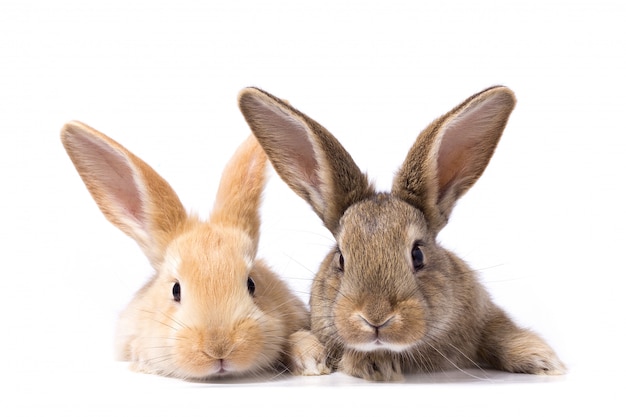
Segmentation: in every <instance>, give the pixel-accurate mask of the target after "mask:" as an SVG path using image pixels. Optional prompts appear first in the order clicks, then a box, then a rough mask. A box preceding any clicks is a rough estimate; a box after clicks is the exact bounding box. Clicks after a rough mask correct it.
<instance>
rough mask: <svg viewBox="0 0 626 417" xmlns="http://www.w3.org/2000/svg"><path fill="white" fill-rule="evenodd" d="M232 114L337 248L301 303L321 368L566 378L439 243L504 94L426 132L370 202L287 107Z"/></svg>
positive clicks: (318, 131)
mask: <svg viewBox="0 0 626 417" xmlns="http://www.w3.org/2000/svg"><path fill="white" fill-rule="evenodd" d="M239 105H240V108H241V111H242V113H243V115H244V117H245V118H246V121H247V122H248V124H249V125H250V127H251V129H252V131H253V133H254V134H255V135H256V137H257V138H258V140H259V142H260V143H261V145H262V146H263V148H264V149H265V151H266V153H267V155H268V157H269V159H270V161H271V162H272V164H273V166H274V168H275V169H276V171H277V172H278V174H279V175H280V176H281V177H282V178H283V180H285V182H286V183H287V184H288V185H289V186H290V187H291V188H292V189H293V190H294V191H295V192H296V193H297V194H298V195H300V197H302V198H304V199H305V200H306V201H308V202H309V204H310V205H311V206H312V208H313V209H314V211H315V212H316V213H317V214H318V216H319V217H320V218H321V219H322V221H323V222H324V224H325V226H326V227H327V228H328V229H329V230H330V231H331V233H332V234H333V235H334V237H335V239H336V241H337V247H336V249H335V250H334V251H332V252H331V253H329V254H328V256H327V257H326V258H325V259H324V260H323V262H322V265H321V266H320V269H319V272H318V273H317V275H316V277H315V279H314V282H313V286H312V289H311V299H310V304H311V328H312V332H313V333H314V334H315V335H316V336H317V337H318V338H319V340H320V341H321V342H322V343H323V344H324V346H325V348H326V351H327V357H328V364H329V366H331V367H333V368H335V369H338V370H340V371H343V372H346V373H348V374H350V375H354V376H357V377H362V378H366V379H370V380H383V381H384V380H398V379H401V378H402V374H403V373H405V372H419V371H436V370H443V369H449V368H465V367H474V366H481V367H483V366H484V367H493V368H496V369H501V370H505V371H510V372H526V373H535V374H542V373H545V374H559V373H563V372H565V367H564V365H563V364H562V363H561V361H560V360H559V358H558V357H557V356H556V354H555V353H554V351H553V350H552V349H551V348H550V347H549V346H548V345H547V344H546V343H545V342H544V341H543V340H542V339H541V338H540V337H539V336H537V335H536V334H535V333H532V332H531V331H529V330H525V329H521V328H519V327H518V326H517V325H516V324H515V323H513V322H512V321H511V320H510V319H509V318H508V316H507V315H506V314H505V313H504V312H503V311H502V310H501V309H500V308H499V307H498V306H496V305H495V304H494V303H493V302H492V301H491V299H490V297H489V295H488V294H487V292H486V291H485V289H484V288H483V287H482V286H481V285H480V283H479V282H478V280H477V279H476V276H475V274H474V272H473V271H472V270H471V269H470V268H469V267H468V265H467V264H466V263H465V262H463V261H462V260H461V259H459V258H458V257H457V256H455V255H454V254H453V253H451V252H449V251H447V250H445V249H444V248H442V247H441V246H440V245H439V244H438V242H437V239H436V238H437V234H438V233H439V231H440V230H441V229H442V228H443V227H444V226H445V224H446V223H447V221H448V217H449V216H450V213H451V211H452V209H453V207H454V204H455V203H456V201H457V200H458V199H459V198H460V197H461V196H462V195H463V194H464V193H465V192H466V191H467V190H468V189H469V188H470V187H471V186H472V185H473V184H474V183H475V182H476V180H478V178H479V177H480V176H481V175H482V173H483V171H484V169H485V167H486V166H487V164H488V162H489V160H490V158H491V156H492V155H493V153H494V151H495V148H496V146H497V144H498V141H499V139H500V137H501V135H502V131H503V130H504V127H505V126H506V123H507V120H508V117H509V115H510V113H511V111H512V110H513V107H514V105H515V97H514V95H513V93H512V92H511V91H510V90H508V89H507V88H505V87H493V88H490V89H487V90H485V91H482V92H480V93H478V94H476V95H474V96H472V97H470V98H468V99H467V100H465V101H464V102H463V103H461V104H460V105H458V106H457V107H455V108H454V109H452V110H451V111H450V112H448V113H446V114H445V115H443V116H442V117H440V118H438V119H437V120H435V121H434V122H433V123H431V124H430V125H429V126H428V127H427V128H426V129H425V130H424V131H423V132H422V133H421V134H420V135H419V137H418V138H417V140H416V142H415V144H414V145H413V146H412V148H411V149H410V151H409V153H408V155H407V157H406V159H405V161H404V163H403V164H402V166H401V168H400V170H399V171H398V173H397V175H396V176H395V178H394V183H393V186H392V191H391V192H390V193H376V192H374V191H373V187H372V186H371V185H370V184H369V182H368V180H367V177H366V176H365V175H364V174H362V173H361V171H360V170H359V168H358V167H357V166H356V165H355V163H354V161H353V160H352V158H351V157H350V155H349V154H348V153H347V152H346V151H345V150H344V149H343V147H342V146H341V145H340V144H339V142H338V141H337V139H335V138H334V137H333V136H332V135H331V134H330V133H329V132H328V131H327V130H325V129H324V128H323V127H321V126H320V125H319V124H318V123H317V122H315V121H313V120H312V119H310V118H309V117H307V116H306V115H304V114H303V113H301V112H299V111H298V110H296V109H294V108H293V107H292V106H291V105H289V104H288V103H286V102H284V101H281V100H280V99H278V98H276V97H274V96H272V95H271V94H268V93H266V92H264V91H262V90H259V89H255V88H247V89H244V90H243V91H242V92H241V93H240V96H239ZM415 248H419V251H418V252H416V253H418V254H422V255H423V260H424V261H423V264H420V263H419V262H418V261H414V257H416V258H415V259H419V256H417V255H415V256H414V255H412V254H413V251H414V250H415Z"/></svg>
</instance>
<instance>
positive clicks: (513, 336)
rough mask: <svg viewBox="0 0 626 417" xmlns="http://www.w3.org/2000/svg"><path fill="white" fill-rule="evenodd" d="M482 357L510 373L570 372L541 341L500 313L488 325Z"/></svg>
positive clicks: (549, 373)
mask: <svg viewBox="0 0 626 417" xmlns="http://www.w3.org/2000/svg"><path fill="white" fill-rule="evenodd" d="M479 355H480V356H481V358H482V359H483V360H484V361H485V362H487V364H488V365H490V366H492V367H493V368H496V369H501V370H503V371H507V372H517V373H526V374H536V375H561V374H564V373H565V372H566V371H567V368H566V366H565V365H564V364H563V362H561V360H560V359H559V358H558V356H557V355H556V353H555V352H554V350H553V349H552V348H551V347H550V346H549V345H548V344H547V343H546V342H545V341H544V340H543V339H542V338H541V337H539V336H538V335H537V334H536V333H534V332H532V331H530V330H527V329H521V328H519V327H518V326H517V325H516V324H515V323H513V321H512V320H511V319H509V317H507V316H506V314H505V313H504V312H503V311H501V310H499V309H498V310H496V311H495V312H494V314H493V316H492V317H491V319H490V320H489V321H488V322H487V323H486V326H485V328H484V331H483V338H482V342H481V346H480V348H479Z"/></svg>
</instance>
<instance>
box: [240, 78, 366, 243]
mask: <svg viewBox="0 0 626 417" xmlns="http://www.w3.org/2000/svg"><path fill="white" fill-rule="evenodd" d="M239 107H240V109H241V112H242V113H243V115H244V117H245V119H246V121H247V122H248V125H249V126H250V128H251V129H252V132H253V133H254V134H255V136H256V137H257V138H258V140H259V142H260V143H261V146H263V149H265V152H266V153H267V155H268V157H269V159H270V161H271V162H272V164H273V166H274V168H275V169H276V172H278V174H279V175H280V177H281V178H282V179H283V180H284V181H285V182H286V183H287V185H289V187H291V189H292V190H293V191H295V192H296V194H298V195H299V196H300V197H302V198H303V199H305V200H306V201H307V202H308V203H309V204H310V205H311V207H312V208H313V210H314V211H315V213H317V215H318V216H319V217H320V218H321V219H322V221H323V222H324V225H325V226H326V227H327V228H328V229H329V230H330V231H331V232H332V233H335V231H336V230H337V228H338V225H339V219H340V218H341V216H342V215H343V212H344V211H345V210H346V209H347V208H348V207H349V206H350V205H352V204H354V203H356V202H357V201H360V200H362V199H364V198H367V197H368V196H370V195H373V189H372V186H371V185H370V184H369V182H368V179H367V176H366V175H364V174H363V173H362V172H361V171H360V170H359V168H358V167H357V166H356V164H355V163H354V160H353V159H352V157H351V156H350V154H348V152H347V151H346V150H345V149H344V148H343V147H342V146H341V144H340V143H339V142H338V141H337V139H335V138H334V137H333V135H331V134H330V132H328V131H327V130H326V129H325V128H324V127H322V126H321V125H319V124H318V123H317V122H315V121H314V120H312V119H310V118H309V117H307V116H306V115H304V114H302V113H301V112H299V111H298V110H296V109H294V108H293V107H291V106H290V105H289V104H287V103H286V102H284V101H282V100H280V99H278V98H276V97H274V96H272V95H271V94H269V93H266V92H265V91H262V90H259V89H256V88H246V89H244V90H242V91H241V93H240V94H239Z"/></svg>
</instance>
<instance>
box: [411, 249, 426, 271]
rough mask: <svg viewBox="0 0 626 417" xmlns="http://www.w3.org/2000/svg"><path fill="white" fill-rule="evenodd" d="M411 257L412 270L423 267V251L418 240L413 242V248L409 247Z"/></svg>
mask: <svg viewBox="0 0 626 417" xmlns="http://www.w3.org/2000/svg"><path fill="white" fill-rule="evenodd" d="M411 259H412V260H413V270H414V271H419V270H420V269H422V268H423V267H424V252H422V249H421V248H420V245H419V243H418V242H415V244H413V249H411Z"/></svg>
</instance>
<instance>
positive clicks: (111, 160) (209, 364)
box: [61, 121, 328, 380]
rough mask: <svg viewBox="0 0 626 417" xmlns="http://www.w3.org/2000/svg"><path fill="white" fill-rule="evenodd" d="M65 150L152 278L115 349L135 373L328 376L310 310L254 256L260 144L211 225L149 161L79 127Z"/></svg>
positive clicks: (230, 183) (242, 149)
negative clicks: (143, 257)
mask: <svg viewBox="0 0 626 417" xmlns="http://www.w3.org/2000/svg"><path fill="white" fill-rule="evenodd" d="M61 139H62V143H63V145H64V147H65V149H66V151H67V153H68V154H69V156H70V158H71V160H72V162H73V163H74V165H75V167H76V170H77V171H78V173H79V175H80V177H81V178H82V180H83V181H84V183H85V185H86V186H87V189H88V190H89V192H90V193H91V195H92V197H93V198H94V200H95V201H96V203H97V205H98V207H99V208H100V210H101V211H102V213H103V214H104V215H105V216H106V218H107V219H108V220H109V221H110V222H111V223H113V224H114V225H115V226H117V227H118V228H119V229H120V230H122V231H123V232H124V233H126V234H127V235H129V236H130V237H131V238H133V239H134V240H135V241H136V242H137V243H138V244H139V246H140V247H141V249H142V250H143V252H144V254H145V255H146V257H147V258H148V259H149V261H150V263H151V265H152V267H153V268H154V269H155V272H156V273H155V275H154V277H153V278H152V279H151V280H149V282H147V283H146V284H145V286H144V287H143V288H141V289H140V290H139V291H138V292H137V293H136V295H135V296H134V298H133V299H132V300H131V301H130V303H129V304H128V306H127V307H126V308H125V309H124V310H123V311H122V313H121V314H120V317H119V321H118V325H117V330H116V336H115V340H116V341H115V352H116V356H117V359H119V360H123V361H130V363H131V368H132V369H133V370H135V371H139V372H145V373H153V374H160V375H165V376H170V377H176V378H181V379H187V380H207V379H211V378H213V377H223V376H231V375H234V376H241V375H254V374H257V375H258V374H261V373H263V372H265V371H270V370H278V371H281V372H284V371H285V366H288V367H289V369H288V370H290V371H291V372H292V373H294V374H296V375H299V374H302V375H307V374H316V375H318V374H322V373H328V368H327V367H326V365H325V361H324V359H323V356H322V355H323V347H322V345H321V344H320V343H319V341H317V339H316V338H314V337H313V336H312V335H311V333H310V332H309V331H307V329H309V313H308V308H307V306H306V304H305V302H304V301H303V300H301V299H300V298H299V297H297V296H296V295H294V294H293V293H292V292H291V291H290V290H289V288H288V286H287V285H286V283H284V282H283V281H282V280H281V279H279V278H278V276H277V275H276V274H275V273H274V272H272V271H271V270H270V268H269V267H268V266H267V264H266V263H265V262H264V261H263V260H261V259H256V254H257V247H258V244H259V229H260V214H259V206H260V204H261V200H262V193H263V189H264V185H265V181H266V168H267V163H266V161H267V157H266V156H265V153H264V152H263V150H262V148H261V147H260V146H259V145H258V142H257V141H256V139H255V138H254V136H252V135H251V136H250V137H249V138H248V139H247V140H246V141H244V142H243V143H242V144H241V145H240V146H239V148H238V149H237V151H236V152H235V154H234V155H233V156H232V159H231V160H230V162H228V164H227V165H226V167H225V169H224V172H223V176H222V178H221V182H220V184H219V188H218V191H217V196H216V200H215V202H214V207H213V210H212V212H211V214H210V217H209V219H208V220H207V221H202V220H200V218H199V217H197V216H195V215H188V214H187V213H186V211H185V209H184V207H183V205H182V204H181V202H180V200H179V198H178V196H177V195H176V193H175V192H174V190H173V189H172V188H171V187H170V185H169V184H168V183H167V182H166V181H165V180H164V179H163V178H162V177H160V176H159V174H157V173H156V172H155V171H154V170H153V169H152V168H151V167H150V166H149V165H148V164H146V163H145V162H144V161H142V160H141V159H139V158H138V157H137V156H135V155H134V154H132V153H131V152H129V151H128V150H127V149H125V148H124V147H123V146H122V145H120V144H119V143H117V142H115V141H113V140H112V139H110V138H108V137H107V136H105V135H104V134H102V133H100V132H98V131H96V130H94V129H92V128H91V127H89V126H87V125H85V124H83V123H81V122H77V121H73V122H70V123H68V124H66V125H65V126H64V127H63V129H62V132H61Z"/></svg>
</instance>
